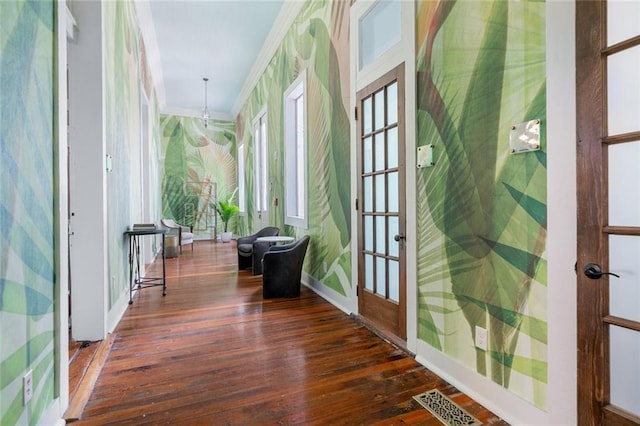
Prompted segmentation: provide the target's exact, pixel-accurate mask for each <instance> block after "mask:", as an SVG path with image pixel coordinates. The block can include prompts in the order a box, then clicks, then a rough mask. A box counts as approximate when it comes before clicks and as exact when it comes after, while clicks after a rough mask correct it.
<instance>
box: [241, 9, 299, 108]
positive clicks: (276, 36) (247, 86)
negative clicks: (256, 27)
mask: <svg viewBox="0 0 640 426" xmlns="http://www.w3.org/2000/svg"><path fill="white" fill-rule="evenodd" d="M304 5H305V2H304V1H300V0H285V1H283V3H282V8H281V9H280V13H279V14H278V16H277V18H276V20H275V22H274V23H273V26H272V27H271V30H270V31H269V35H268V36H267V38H266V39H265V41H264V44H263V45H262V48H261V49H260V54H259V55H258V57H257V58H256V60H255V62H254V63H253V67H252V68H251V72H250V73H249V75H248V76H247V79H246V80H245V81H244V84H243V86H242V89H241V90H240V94H239V95H238V97H237V98H236V101H235V103H234V104H233V108H231V113H230V115H231V116H233V117H235V116H237V115H238V113H239V112H240V109H241V108H242V106H243V105H244V104H245V102H246V101H247V99H248V98H249V95H250V94H251V91H252V90H253V89H254V87H255V86H256V85H257V84H258V81H259V80H260V77H262V74H263V73H264V71H265V70H266V69H267V65H269V62H270V61H271V58H273V55H274V54H275V53H276V50H277V49H278V47H280V44H281V43H282V40H283V39H284V36H285V35H286V34H287V32H288V31H289V29H290V28H291V25H292V24H293V21H294V20H295V19H296V18H297V17H298V14H299V13H300V11H301V10H302V7H303V6H304Z"/></svg>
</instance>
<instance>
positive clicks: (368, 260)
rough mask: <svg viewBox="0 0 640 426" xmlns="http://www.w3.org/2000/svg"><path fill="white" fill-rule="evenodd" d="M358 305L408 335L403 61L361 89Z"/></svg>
mask: <svg viewBox="0 0 640 426" xmlns="http://www.w3.org/2000/svg"><path fill="white" fill-rule="evenodd" d="M357 105H358V115H359V117H358V150H357V152H358V170H359V175H358V176H359V179H358V200H359V206H358V207H359V216H358V256H359V261H358V310H359V314H360V315H361V316H362V317H364V318H365V319H366V320H368V321H370V322H372V323H373V324H374V325H375V326H376V327H377V328H379V329H381V330H383V331H387V332H391V333H392V334H393V335H395V336H397V337H399V338H401V339H406V334H407V332H406V294H405V293H406V285H405V280H406V272H405V249H404V246H405V244H404V238H405V234H404V233H405V167H404V154H405V151H404V145H405V130H404V65H401V66H399V67H397V68H395V69H394V70H392V71H391V72H389V73H387V74H386V75H384V76H382V77H381V78H379V79H378V80H376V81H375V82H373V83H372V84H370V85H368V86H367V87H365V88H364V89H363V90H361V91H360V92H358V95H357Z"/></svg>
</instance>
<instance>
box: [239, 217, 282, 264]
mask: <svg viewBox="0 0 640 426" xmlns="http://www.w3.org/2000/svg"><path fill="white" fill-rule="evenodd" d="M279 233H280V229H278V228H276V227H275V226H267V227H266V228H262V229H261V230H259V231H258V232H256V233H255V234H253V235H249V236H246V237H239V238H238V269H239V270H240V269H247V268H252V267H253V268H254V269H256V270H257V268H256V265H254V263H255V262H260V261H262V256H260V258H259V259H256V260H255V261H254V256H253V251H254V245H255V246H256V250H260V251H261V252H262V253H264V252H265V251H266V250H267V248H269V243H258V242H256V239H258V238H259V237H274V236H276V235H278V234H279ZM255 257H256V258H257V257H258V256H255ZM257 266H260V265H257Z"/></svg>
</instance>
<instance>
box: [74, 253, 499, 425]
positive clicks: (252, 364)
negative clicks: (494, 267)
mask: <svg viewBox="0 0 640 426" xmlns="http://www.w3.org/2000/svg"><path fill="white" fill-rule="evenodd" d="M166 266H167V279H168V288H167V296H166V297H162V291H161V289H160V288H146V289H143V290H141V291H139V292H138V294H136V295H135V297H134V303H133V304H132V305H130V307H129V308H128V310H127V312H126V313H125V315H124V317H123V319H122V321H121V322H120V324H119V325H118V327H117V329H116V330H115V332H114V336H112V337H113V345H112V348H111V351H110V353H109V355H108V358H107V360H106V363H105V365H104V368H103V370H102V372H101V374H100V376H99V378H98V380H97V383H96V386H95V389H94V390H93V393H92V394H91V397H90V399H89V401H88V403H87V405H86V407H85V409H84V412H83V415H82V417H81V420H78V421H76V422H74V424H83V425H84V424H87V425H89V424H100V425H104V424H115V423H117V424H147V423H153V424H189V425H193V424H229V425H247V424H305V425H308V424H319V425H320V424H322V425H329V424H331V425H335V424H345V425H353V424H367V425H370V424H376V423H377V424H386V425H388V424H427V425H428V424H432V425H439V424H441V423H440V421H439V420H437V419H435V418H434V417H433V416H432V415H431V414H430V413H429V412H428V411H427V410H426V409H424V408H422V407H421V406H420V405H419V404H418V403H417V402H416V401H414V400H413V399H412V397H413V396H414V395H418V394H420V393H423V392H425V391H428V390H431V389H433V388H438V389H439V390H440V391H441V392H442V393H444V394H445V395H448V396H449V397H450V398H451V399H453V400H454V401H455V402H456V403H458V404H459V405H460V406H461V407H462V408H463V409H465V410H466V411H467V412H468V413H469V414H471V415H473V416H474V417H476V418H477V419H478V420H480V421H481V422H483V423H484V424H494V425H498V424H505V423H504V422H502V421H501V420H500V419H498V418H496V417H495V416H494V415H492V413H490V412H488V411H486V410H485V409H484V408H483V407H481V406H480V405H479V404H477V403H476V402H474V401H472V400H470V399H469V398H468V397H466V396H465V395H464V394H461V393H460V392H458V391H457V390H456V389H455V388H453V387H452V386H450V385H448V384H447V383H445V382H444V381H443V380H442V379H440V378H438V377H437V376H435V375H433V374H431V373H430V372H429V371H428V370H427V369H425V368H424V367H423V366H421V365H420V364H418V363H417V362H416V361H415V360H413V359H412V358H411V357H410V356H408V355H407V354H406V353H405V352H403V351H401V350H399V349H397V348H396V347H394V346H392V345H390V344H389V343H386V342H385V341H383V340H382V339H380V338H379V337H377V336H376V335H375V334H374V333H372V332H371V331H369V330H368V329H367V328H365V327H363V326H362V325H361V324H360V323H359V322H357V321H356V320H355V319H354V318H352V317H350V316H347V315H345V314H344V313H343V312H342V311H340V310H338V309H337V308H335V307H333V306H332V305H331V304H329V303H328V302H326V301H325V300H324V299H322V298H320V297H319V296H318V295H316V294H315V293H313V292H312V291H310V290H308V289H307V288H306V287H303V289H302V290H303V291H302V295H301V297H300V298H299V299H289V300H286V299H283V300H263V299H262V293H261V276H255V277H254V276H252V275H251V272H250V271H241V272H237V266H236V249H235V243H234V242H232V243H230V244H220V243H219V244H215V243H213V242H209V241H200V242H197V243H196V245H195V247H194V252H193V253H191V250H188V251H186V252H185V254H183V255H182V256H181V257H179V258H174V259H167V261H166ZM158 267H159V265H158V262H156V263H155V264H153V265H152V266H151V271H150V274H153V273H154V271H155V270H156V268H158Z"/></svg>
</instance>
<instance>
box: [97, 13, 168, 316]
mask: <svg viewBox="0 0 640 426" xmlns="http://www.w3.org/2000/svg"><path fill="white" fill-rule="evenodd" d="M102 13H103V31H104V49H105V53H104V67H105V69H104V76H105V82H104V84H105V93H104V97H105V133H106V137H105V143H106V152H107V153H109V154H110V155H111V156H112V157H113V164H114V167H113V171H112V172H110V173H108V174H107V203H108V206H109V209H108V214H107V227H108V231H107V235H108V238H109V240H108V268H109V277H111V280H110V282H109V307H112V306H113V305H114V304H115V303H116V301H117V300H118V298H119V297H121V296H122V294H123V293H125V292H128V291H129V287H128V280H129V276H128V273H129V265H128V257H127V256H128V250H129V248H128V241H126V240H125V238H123V232H124V231H126V230H127V229H128V227H129V226H131V224H133V223H137V222H144V221H145V220H143V214H144V213H143V206H142V203H141V200H142V199H143V197H149V198H150V199H151V200H153V201H152V202H151V203H150V204H151V205H150V206H148V208H149V209H150V210H151V211H150V212H149V213H148V214H149V217H151V218H153V219H151V221H153V222H159V218H160V197H161V193H160V188H159V186H157V185H148V186H145V185H144V183H143V179H142V175H141V168H142V164H143V155H144V152H145V151H144V150H143V149H142V148H141V137H140V135H141V128H142V126H143V122H142V118H141V114H142V111H143V106H142V99H143V96H144V94H143V92H144V93H146V96H147V97H148V98H149V100H148V101H147V104H148V111H149V112H148V117H149V121H150V123H151V125H150V126H149V128H150V129H153V130H151V135H150V140H151V143H150V146H149V148H148V149H149V151H148V155H149V157H150V158H151V159H152V160H153V159H156V158H158V157H159V155H158V150H159V148H158V147H159V145H160V141H159V134H158V130H157V129H158V113H157V106H156V105H157V102H156V100H155V92H154V89H153V85H152V81H151V77H150V73H149V71H148V69H147V67H148V65H147V61H146V57H145V47H144V44H143V41H142V37H141V35H140V29H139V26H138V21H137V17H136V14H135V8H134V3H133V2H128V1H127V2H125V1H117V2H104V3H103V4H102ZM143 89H144V90H143ZM148 164H149V174H150V179H149V180H150V181H152V182H154V181H155V182H159V167H158V165H157V164H156V162H155V161H149V162H148ZM143 188H144V190H145V191H147V193H145V194H143Z"/></svg>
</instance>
